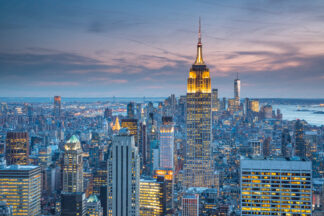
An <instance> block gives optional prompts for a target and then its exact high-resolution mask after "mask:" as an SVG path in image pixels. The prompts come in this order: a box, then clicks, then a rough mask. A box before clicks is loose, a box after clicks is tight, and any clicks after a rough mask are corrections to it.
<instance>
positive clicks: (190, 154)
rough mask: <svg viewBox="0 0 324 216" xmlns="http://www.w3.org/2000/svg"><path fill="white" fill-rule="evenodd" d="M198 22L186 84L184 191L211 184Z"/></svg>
mask: <svg viewBox="0 0 324 216" xmlns="http://www.w3.org/2000/svg"><path fill="white" fill-rule="evenodd" d="M200 32H201V31H200V22H199V38H198V45H197V58H196V61H195V63H194V64H193V65H192V67H191V69H190V72H189V78H188V84H187V120H186V122H187V144H186V147H185V164H184V181H183V184H184V186H185V187H192V186H194V187H209V186H211V185H212V184H213V181H212V179H213V178H212V175H213V171H214V169H213V162H212V158H211V147H210V143H211V84H210V75H209V69H208V68H207V66H206V64H205V62H204V61H203V57H202V43H201V33H200Z"/></svg>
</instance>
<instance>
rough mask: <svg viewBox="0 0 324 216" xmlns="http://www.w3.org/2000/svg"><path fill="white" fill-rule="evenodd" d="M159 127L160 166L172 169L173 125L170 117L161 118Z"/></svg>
mask: <svg viewBox="0 0 324 216" xmlns="http://www.w3.org/2000/svg"><path fill="white" fill-rule="evenodd" d="M162 121H163V124H162V125H161V127H160V168H161V169H174V126H173V122H172V117H169V118H166V117H163V118H162Z"/></svg>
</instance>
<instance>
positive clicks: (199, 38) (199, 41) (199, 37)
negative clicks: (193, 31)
mask: <svg viewBox="0 0 324 216" xmlns="http://www.w3.org/2000/svg"><path fill="white" fill-rule="evenodd" d="M198 43H199V44H201V17H199V31H198Z"/></svg>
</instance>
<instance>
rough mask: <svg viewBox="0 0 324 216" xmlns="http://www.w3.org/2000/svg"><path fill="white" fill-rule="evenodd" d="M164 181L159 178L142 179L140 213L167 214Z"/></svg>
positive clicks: (153, 215)
mask: <svg viewBox="0 0 324 216" xmlns="http://www.w3.org/2000/svg"><path fill="white" fill-rule="evenodd" d="M164 195H165V194H164V193H163V182H159V181H157V179H141V180H140V196H139V203H140V215H141V216H162V215H165V212H164V209H165V208H164V205H165V203H164V202H163V197H164Z"/></svg>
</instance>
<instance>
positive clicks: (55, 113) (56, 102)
mask: <svg viewBox="0 0 324 216" xmlns="http://www.w3.org/2000/svg"><path fill="white" fill-rule="evenodd" d="M53 116H54V117H55V119H59V118H60V117H61V96H54V110H53Z"/></svg>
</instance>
